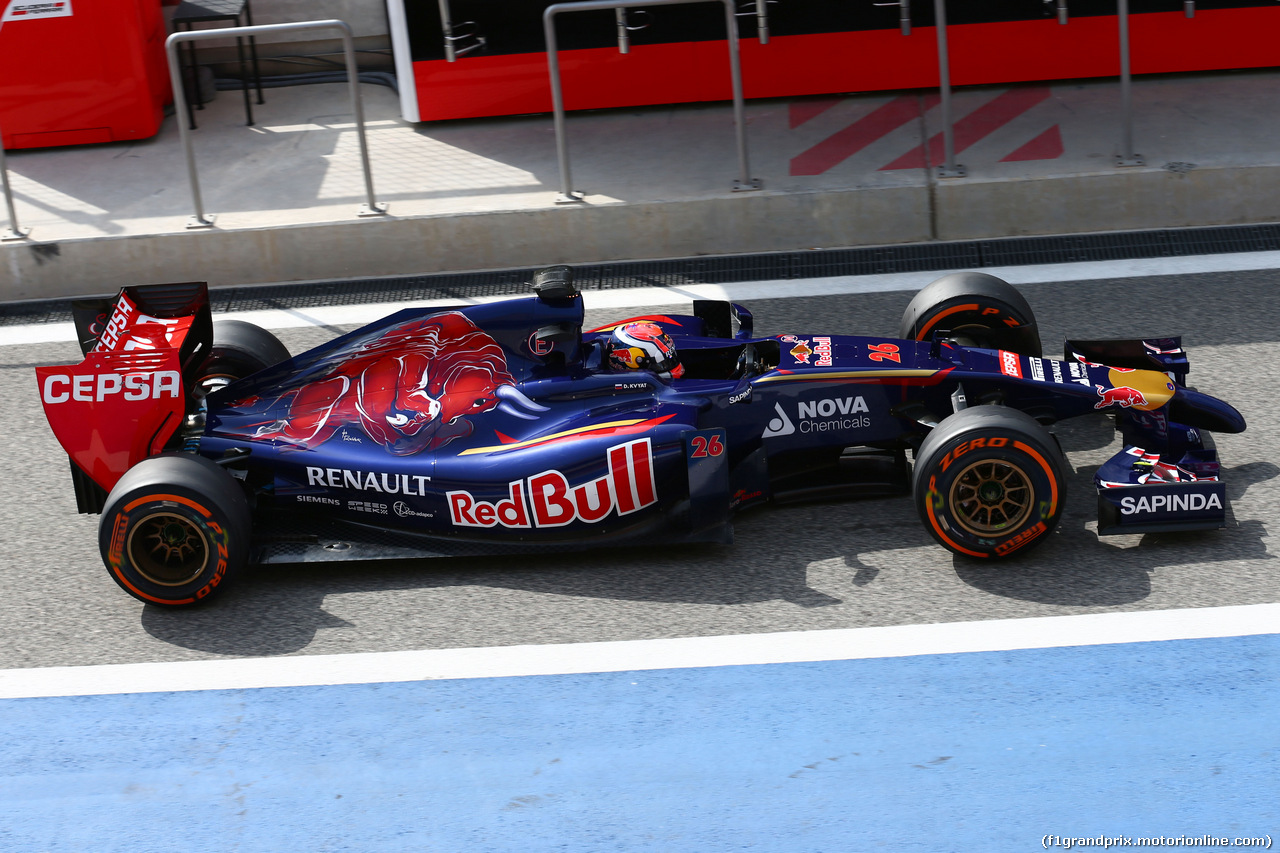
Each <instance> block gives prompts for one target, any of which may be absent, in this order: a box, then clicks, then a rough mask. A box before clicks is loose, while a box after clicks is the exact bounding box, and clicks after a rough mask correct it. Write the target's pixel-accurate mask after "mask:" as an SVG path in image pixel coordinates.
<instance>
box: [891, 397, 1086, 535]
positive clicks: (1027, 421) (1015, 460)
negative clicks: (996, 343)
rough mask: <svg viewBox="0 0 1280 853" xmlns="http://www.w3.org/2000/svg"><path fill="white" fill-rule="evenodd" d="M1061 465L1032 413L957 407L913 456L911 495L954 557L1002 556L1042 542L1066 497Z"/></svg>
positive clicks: (1059, 454) (1053, 444)
mask: <svg viewBox="0 0 1280 853" xmlns="http://www.w3.org/2000/svg"><path fill="white" fill-rule="evenodd" d="M1065 471H1066V462H1065V460H1064V459H1063V458H1062V452H1061V451H1060V450H1059V449H1058V446H1057V443H1056V442H1054V440H1053V437H1052V436H1050V435H1049V434H1048V432H1046V431H1045V429H1044V427H1042V426H1040V424H1038V423H1037V422H1036V420H1035V419H1034V418H1032V417H1031V416H1030V415H1028V414H1026V413H1024V412H1020V411H1018V410H1016V409H1008V408H1005V407H1003V406H975V407H973V408H969V409H961V410H960V411H959V412H956V413H955V414H954V415H951V416H950V417H948V418H946V419H945V420H943V421H942V423H940V424H938V425H937V426H936V427H934V429H933V431H932V432H931V433H929V435H928V436H926V437H925V440H924V443H923V444H921V445H920V450H919V452H918V453H916V464H915V469H914V471H913V472H912V476H911V479H912V491H913V492H914V494H915V502H916V511H917V512H918V513H919V514H920V520H921V521H922V522H924V526H925V529H926V530H928V531H929V533H930V535H932V536H933V538H934V539H936V540H938V542H939V543H941V544H942V546H943V547H945V548H947V549H948V550H950V551H952V552H953V553H956V554H964V555H966V556H970V557H978V558H982V559H987V558H999V557H1007V556H1009V555H1010V554H1012V553H1014V552H1015V551H1019V550H1022V549H1024V548H1027V547H1031V546H1033V545H1036V544H1038V543H1040V542H1043V541H1044V540H1045V538H1046V535H1047V534H1048V533H1051V532H1052V531H1053V529H1054V528H1055V527H1057V525H1058V520H1059V519H1060V518H1061V517H1062V508H1063V505H1064V502H1065V498H1066V489H1067V478H1066V473H1065Z"/></svg>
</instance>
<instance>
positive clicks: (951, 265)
mask: <svg viewBox="0 0 1280 853" xmlns="http://www.w3.org/2000/svg"><path fill="white" fill-rule="evenodd" d="M1276 250H1280V224H1269V225H1229V226H1220V227H1208V228H1180V229H1165V230H1159V231H1133V232H1115V233H1109V234H1073V235H1062V236H1054V237H1009V238H1003V239H998V240H969V241H963V242H957V243H917V244H910V245H901V246H870V247H859V248H849V249H809V250H805V251H797V252H769V253H762V254H755V255H731V256H724V257H696V258H677V259H673V260H663V261H618V262H615V263H607V264H581V265H575V266H574V277H575V280H576V281H577V282H578V286H579V288H581V289H582V290H584V291H591V290H615V289H620V288H631V287H682V286H687V285H691V284H731V283H733V282H739V281H774V280H780V279H805V278H828V277H836V276H852V275H884V274H888V273H901V272H927V271H929V270H955V269H981V268H983V267H997V266H1021V265H1027V264H1066V263H1076V262H1080V261H1118V260H1129V259H1137V258H1162V257H1175V256H1186V255H1205V254H1228V253H1233V252H1261V251H1276ZM533 272H534V271H533V269H532V268H525V269H511V270H499V271H494V272H466V273H441V274H435V275H419V276H397V277H394V278H367V279H341V280H334V281H327V282H319V283H310V284H277V285H255V286H245V287H231V288H218V289H217V290H215V291H213V292H212V293H211V294H210V299H211V301H212V303H213V310H214V312H215V313H223V312H228V311H253V310H262V309H271V308H277V309H278V308H311V307H316V306H319V305H362V304H375V303H379V302H411V301H414V300H419V299H448V298H450V297H456V298H458V299H473V298H476V297H486V296H504V295H517V294H523V293H528V292H529V289H528V284H527V283H528V282H529V281H531V280H532V278H533ZM70 319H71V300H69V299H60V300H47V301H39V302H22V303H15V304H12V305H0V326H13V325H18V324H28V323H31V324H38V323H53V322H65V321H68V320H70Z"/></svg>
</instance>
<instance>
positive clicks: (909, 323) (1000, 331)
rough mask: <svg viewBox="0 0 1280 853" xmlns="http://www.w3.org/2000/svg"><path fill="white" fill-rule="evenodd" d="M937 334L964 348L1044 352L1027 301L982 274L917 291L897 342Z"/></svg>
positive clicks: (954, 275)
mask: <svg viewBox="0 0 1280 853" xmlns="http://www.w3.org/2000/svg"><path fill="white" fill-rule="evenodd" d="M939 330H942V331H945V332H946V333H947V336H948V337H949V338H951V339H953V340H956V341H957V342H958V343H960V344H962V345H964V346H977V347H983V348H985V349H1003V350H1009V351H1010V352H1016V353H1018V354H1020V355H1029V356H1035V357H1036V358H1039V357H1040V356H1041V354H1042V353H1043V349H1044V348H1043V347H1042V346H1041V344H1040V330H1039V329H1038V328H1037V326H1036V318H1035V315H1034V314H1032V312H1031V306H1030V305H1028V304H1027V300H1026V299H1025V298H1024V297H1023V295H1022V294H1021V293H1019V292H1018V290H1017V288H1015V287H1014V286H1013V285H1011V284H1009V283H1008V282H1007V281H1004V280H1003V279H999V278H996V277H995V276H993V275H988V274H987V273H984V272H957V273H951V274H950V275H944V276H943V277H942V278H940V279H938V280H937V281H934V282H933V283H932V284H930V285H928V286H927V287H925V288H924V289H922V290H921V291H920V292H919V293H917V294H916V295H915V297H914V298H912V300H911V302H910V303H909V304H908V305H907V310H906V311H905V312H903V314H902V324H901V326H900V328H899V332H898V337H900V338H903V339H906V340H911V341H928V340H932V337H933V333H934V332H935V331H939Z"/></svg>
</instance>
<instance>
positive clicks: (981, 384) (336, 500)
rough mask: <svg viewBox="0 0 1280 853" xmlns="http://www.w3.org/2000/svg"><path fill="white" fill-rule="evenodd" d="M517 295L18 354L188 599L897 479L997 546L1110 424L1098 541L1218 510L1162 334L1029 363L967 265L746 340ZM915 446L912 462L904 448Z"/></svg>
mask: <svg viewBox="0 0 1280 853" xmlns="http://www.w3.org/2000/svg"><path fill="white" fill-rule="evenodd" d="M533 289H534V291H535V295H533V296H529V297H525V298H517V299H512V300H508V301H503V302H495V303H490V304H484V305H468V306H465V307H457V308H448V309H435V308H432V309H409V310H405V311H401V312H399V313H397V314H394V315H392V316H390V317H388V318H386V319H384V320H382V321H380V322H377V323H374V324H372V325H369V326H366V327H364V328H362V329H359V330H357V331H355V332H352V333H350V334H347V335H344V336H342V337H339V338H337V339H336V340H334V341H332V342H330V343H328V344H326V345H324V346H321V347H318V348H316V349H313V350H311V351H309V352H306V353H303V354H302V355H299V356H294V357H290V355H289V353H288V351H287V350H286V349H285V348H284V347H283V345H281V344H280V342H279V341H278V340H276V338H275V337H273V336H272V335H271V334H270V333H268V332H266V331H264V330H262V329H259V328H257V327H255V326H251V325H249V324H246V323H240V322H235V321H229V322H226V323H218V324H214V323H213V322H212V319H211V314H210V310H209V303H208V295H207V292H206V288H205V285H204V284H202V283H193V284H171V285H152V286H138V287H128V288H125V289H124V290H123V291H122V292H121V293H120V294H119V295H118V296H117V297H116V299H115V300H114V301H108V300H101V301H99V302H97V303H79V304H78V305H77V307H76V311H75V314H76V324H77V329H78V330H79V332H80V339H81V346H82V348H83V349H84V352H85V359H84V361H83V362H82V363H81V364H79V365H76V366H66V367H42V368H38V369H37V371H36V373H37V377H38V382H39V389H40V394H41V398H42V400H43V402H44V408H45V412H46V414H47V416H48V419H49V422H50V424H51V425H52V427H53V430H54V433H55V434H56V435H57V437H58V440H59V441H60V442H61V444H62V446H63V448H65V449H66V451H67V453H68V454H69V455H70V457H71V472H72V478H73V480H74V483H75V490H76V497H77V501H78V505H79V509H80V511H81V512H100V513H101V515H102V519H101V525H100V532H99V545H100V548H101V551H102V557H103V560H104V561H105V562H106V565H107V568H108V569H109V570H110V572H111V575H112V577H113V578H114V579H115V580H116V582H117V583H118V584H119V585H120V586H121V587H123V588H124V589H125V590H126V591H128V592H129V593H130V594H132V595H134V596H135V597H137V598H139V599H141V600H142V601H145V602H151V603H154V604H160V605H187V604H193V603H195V602H198V601H201V600H204V599H207V598H208V597H209V596H210V595H212V594H213V593H215V592H217V591H218V590H219V589H222V588H224V587H225V586H226V584H227V582H228V581H229V580H230V579H231V578H232V577H233V576H234V575H235V574H236V573H237V572H238V571H240V570H241V569H242V568H244V567H245V566H246V565H247V564H250V563H253V562H302V561H308V560H334V559H348V560H363V559H373V558H379V557H416V556H441V555H459V554H477V553H490V554H493V553H513V552H522V553H524V552H528V551H530V550H539V549H566V548H575V547H577V548H581V547H594V546H601V545H608V544H622V543H627V542H635V541H643V542H645V543H646V544H651V543H663V544H675V543H683V542H707V541H710V542H729V541H730V540H731V537H732V518H733V515H734V513H735V512H736V511H738V510H742V509H745V508H747V507H752V506H755V505H759V504H762V503H765V502H768V501H789V500H797V499H805V500H828V499H832V498H837V497H848V496H859V495H876V494H893V493H905V492H913V493H914V495H915V504H916V508H917V511H918V512H919V515H920V519H921V521H922V522H923V523H924V526H925V528H926V529H927V530H928V531H929V533H930V534H931V535H932V536H933V537H934V538H935V539H937V541H938V542H939V543H941V544H942V545H943V546H944V547H946V548H948V549H950V550H951V551H953V552H955V553H957V554H963V555H967V556H968V557H973V558H997V557H1007V556H1009V555H1010V554H1013V553H1015V552H1018V551H1020V550H1023V549H1025V548H1028V547H1031V546H1033V545H1035V544H1037V543H1038V542H1042V541H1044V539H1045V538H1046V535H1047V534H1048V533H1049V532H1050V531H1052V530H1053V529H1054V527H1055V525H1056V524H1057V523H1058V519H1059V518H1060V517H1061V515H1062V511H1063V503H1064V499H1065V490H1066V475H1065V471H1066V468H1065V461H1064V459H1063V456H1062V452H1061V450H1060V449H1059V447H1058V444H1057V442H1056V440H1055V439H1054V437H1053V436H1052V435H1051V434H1050V432H1049V431H1048V430H1047V429H1046V426H1048V425H1051V424H1053V423H1055V422H1057V421H1059V420H1062V419H1063V418H1069V417H1073V416H1077V415H1082V414H1086V413H1090V412H1106V413H1112V414H1114V415H1115V416H1116V421H1117V426H1118V428H1119V430H1120V432H1121V433H1122V434H1123V438H1124V449H1123V450H1122V451H1121V452H1120V453H1119V454H1117V455H1116V456H1115V458H1113V459H1112V460H1110V461H1109V462H1107V463H1106V464H1104V465H1103V466H1102V467H1101V468H1100V469H1099V470H1098V473H1097V476H1096V478H1095V479H1096V485H1097V488H1098V507H1099V533H1101V534H1108V533H1126V532H1145V531H1165V530H1188V529H1199V528H1210V527H1219V526H1222V525H1223V523H1224V521H1225V514H1226V497H1225V492H1224V489H1223V485H1222V483H1221V482H1220V481H1219V479H1218V470H1219V469H1218V461H1217V457H1216V454H1215V451H1214V450H1213V449H1212V447H1211V446H1210V445H1209V444H1208V443H1207V441H1206V436H1205V434H1204V433H1205V431H1218V432H1240V431H1242V430H1243V429H1244V428H1245V424H1244V419H1243V418H1242V417H1241V416H1240V414H1239V413H1238V412H1237V411H1236V410H1235V409H1233V408H1232V407H1231V406H1229V405H1227V404H1226V403H1224V402H1222V401H1220V400H1217V399H1215V398H1213V397H1210V396H1208V395H1205V394H1202V393H1199V392H1197V391H1194V390H1192V389H1190V388H1188V387H1187V386H1186V384H1185V379H1186V375H1187V369H1188V368H1187V359H1186V356H1185V354H1184V352H1183V350H1182V348H1181V346H1180V342H1179V339H1177V338H1163V339H1158V340H1118V341H1117V340H1110V341H1068V342H1067V355H1068V357H1067V359H1066V360H1063V361H1059V360H1055V359H1048V358H1043V357H1041V355H1042V353H1041V345H1040V339H1039V333H1038V331H1037V328H1036V323H1035V320H1034V318H1033V317H1032V313H1031V310H1030V308H1029V307H1028V305H1027V303H1026V301H1025V300H1024V299H1023V297H1022V296H1021V295H1020V294H1019V293H1018V292H1017V291H1016V290H1015V289H1014V288H1012V287H1011V286H1009V285H1008V284H1006V283H1005V282H1003V281H1001V280H999V279H996V278H994V277H992V276H989V275H985V274H982V273H957V274H953V275H948V276H945V277H944V278H941V279H939V280H938V281H936V282H934V283H933V284H931V285H929V286H928V287H926V288H925V289H924V290H922V291H920V292H919V293H918V294H917V295H916V296H915V298H914V299H912V301H911V303H910V305H909V306H908V307H907V310H906V314H905V316H904V317H903V320H902V328H901V333H900V335H899V337H898V338H896V339H894V338H885V337H846V336H836V335H815V334H804V335H779V336H774V337H756V336H754V335H753V334H752V317H751V313H750V312H749V311H748V310H747V309H745V308H743V307H742V306H740V305H736V304H731V303H729V302H721V301H699V302H695V303H694V307H693V314H692V315H688V316H686V315H662V316H648V317H640V318H633V319H631V320H628V321H625V322H622V323H618V324H614V325H611V326H607V327H604V328H600V329H594V330H591V331H584V330H583V329H582V324H583V303H582V297H581V295H580V294H579V292H578V291H577V289H576V288H575V287H574V285H573V280H572V274H571V271H570V269H569V268H568V267H552V268H550V269H547V270H542V271H540V272H539V273H537V274H536V275H535V277H534V282H533ZM908 455H910V460H909V458H908Z"/></svg>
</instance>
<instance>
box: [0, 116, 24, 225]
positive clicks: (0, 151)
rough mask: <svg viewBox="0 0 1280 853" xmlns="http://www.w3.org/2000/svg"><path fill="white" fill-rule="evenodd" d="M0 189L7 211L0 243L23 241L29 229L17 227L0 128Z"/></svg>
mask: <svg viewBox="0 0 1280 853" xmlns="http://www.w3.org/2000/svg"><path fill="white" fill-rule="evenodd" d="M0 187H2V188H3V189H4V204H5V207H7V208H8V209H9V228H8V229H7V230H5V231H0V242H3V241H8V240H24V239H26V237H27V235H28V234H30V233H31V229H30V228H21V227H19V226H18V211H17V210H16V209H15V208H14V206H13V189H12V188H11V187H10V186H9V169H8V167H6V166H5V162H4V129H3V128H0Z"/></svg>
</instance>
